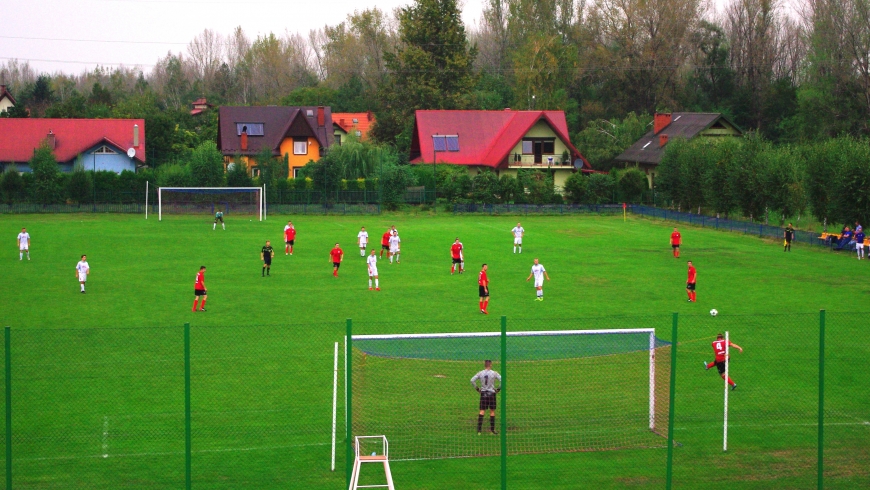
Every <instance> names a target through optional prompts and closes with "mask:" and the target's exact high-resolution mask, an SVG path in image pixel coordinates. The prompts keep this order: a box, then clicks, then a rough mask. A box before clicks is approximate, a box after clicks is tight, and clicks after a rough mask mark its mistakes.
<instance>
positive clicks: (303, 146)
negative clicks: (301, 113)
mask: <svg viewBox="0 0 870 490" xmlns="http://www.w3.org/2000/svg"><path fill="white" fill-rule="evenodd" d="M293 154H294V155H307V154H308V140H307V139H297V138H293Z"/></svg>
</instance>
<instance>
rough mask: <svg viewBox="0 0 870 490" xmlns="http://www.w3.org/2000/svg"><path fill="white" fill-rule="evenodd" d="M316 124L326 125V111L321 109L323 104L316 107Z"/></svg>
mask: <svg viewBox="0 0 870 490" xmlns="http://www.w3.org/2000/svg"><path fill="white" fill-rule="evenodd" d="M317 126H318V127H321V128H322V127H323V126H326V111H324V110H323V106H318V107H317Z"/></svg>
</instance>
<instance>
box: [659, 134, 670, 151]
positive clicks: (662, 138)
mask: <svg viewBox="0 0 870 490" xmlns="http://www.w3.org/2000/svg"><path fill="white" fill-rule="evenodd" d="M666 144H668V135H666V134H660V135H659V148H661V147H663V146H665V145H666Z"/></svg>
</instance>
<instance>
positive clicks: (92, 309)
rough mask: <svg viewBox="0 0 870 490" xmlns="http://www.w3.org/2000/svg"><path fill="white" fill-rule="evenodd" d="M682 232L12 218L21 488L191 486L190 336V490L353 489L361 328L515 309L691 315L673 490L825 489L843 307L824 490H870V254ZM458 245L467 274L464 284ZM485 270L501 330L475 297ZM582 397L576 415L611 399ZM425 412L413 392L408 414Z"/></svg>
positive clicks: (602, 460) (617, 466) (522, 469)
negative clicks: (335, 436)
mask: <svg viewBox="0 0 870 490" xmlns="http://www.w3.org/2000/svg"><path fill="white" fill-rule="evenodd" d="M288 218H289V219H292V220H293V222H294V224H295V225H296V227H297V230H298V235H297V242H296V243H297V245H296V249H295V251H294V255H293V256H292V257H290V256H285V255H284V252H283V240H282V229H283V226H284V224H286V222H287V220H288ZM517 221H521V222H522V224H523V227H524V228H525V229H526V230H527V233H526V237H525V239H524V242H525V247H524V249H523V253H522V254H521V255H520V254H513V253H512V251H511V248H512V237H511V234H510V229H511V228H512V227H513V226H514V225H515V224H516V222H517ZM392 224H395V225H396V226H397V228H398V230H399V232H400V234H401V237H402V252H403V253H402V263H401V264H392V265H390V264H388V263H387V262H386V261H381V262H380V264H379V269H380V281H381V291H380V292H374V291H371V292H370V291H369V290H368V284H367V277H366V266H365V262H364V260H363V259H362V258H361V257H360V255H359V249H358V248H357V247H356V234H357V232H358V231H359V228H360V226H365V227H366V228H367V230H368V231H369V233H370V235H371V244H372V245H378V248H379V238H380V235H381V234H383V232H384V231H385V229H386V228H387V226H389V225H392ZM22 226H26V227H27V229H28V231H29V233H30V234H31V236H32V239H33V243H32V247H31V257H32V260H31V261H29V262H28V261H27V260H26V259H25V260H24V261H19V260H18V252H17V250H16V248H17V247H15V246H14V242H13V240H12V237H13V236H15V235H16V234H17V233H18V231H20V229H21V227H22ZM673 226H674V224H673V223H670V222H657V221H650V220H645V219H636V218H633V217H631V216H629V218H628V220H627V221H625V222H624V221H623V219H622V217H621V216H619V217H598V216H585V215H583V216H564V217H560V216H553V217H548V216H542V217H515V216H503V217H490V216H453V215H447V214H443V215H442V214H438V215H437V216H429V215H425V216H424V215H411V214H395V215H391V214H384V215H380V216H358V217H318V216H292V217H288V216H270V217H269V219H268V221H266V222H257V221H255V220H254V221H249V218H248V217H244V218H242V217H236V216H227V229H226V231H224V230H221V229H218V230H216V231H213V230H212V219H211V217H208V216H202V217H193V216H183V217H179V216H170V217H167V218H166V219H164V221H162V222H158V221H157V220H156V219H148V220H147V221H146V220H145V219H143V217H142V216H122V215H64V216H58V215H3V216H0V236H6V237H7V239H8V241H7V246H8V248H7V249H6V250H7V253H5V254H2V257H5V258H3V259H2V261H3V270H4V272H5V274H4V277H3V281H2V284H3V286H2V289H0V291H2V294H0V297H2V308H0V325H3V326H5V325H9V326H11V327H12V332H11V337H12V342H11V350H12V361H13V362H12V379H13V402H12V408H13V450H14V451H13V456H14V464H13V475H14V482H15V488H51V489H67V488H117V489H133V488H137V489H140V488H141V489H146V488H147V489H164V488H165V489H170V488H172V489H176V488H181V487H183V484H184V447H185V438H184V393H183V386H184V377H183V345H184V344H183V329H182V325H183V324H184V323H185V322H189V323H190V324H191V345H192V348H191V359H192V363H191V364H192V367H191V369H192V371H191V379H192V383H191V384H192V396H191V406H192V417H191V425H192V441H193V446H192V449H193V456H192V474H193V485H194V488H209V489H239V488H245V489H274V488H293V489H295V488H300V489H315V490H317V489H338V488H343V487H344V478H345V476H344V471H343V470H344V448H343V446H342V445H341V442H342V441H341V439H343V436H344V433H343V430H342V429H341V422H342V417H341V416H340V417H339V447H338V462H337V465H338V468H337V471H336V472H335V473H331V472H330V471H329V456H330V447H329V440H330V437H329V435H330V429H331V401H332V374H333V373H332V349H333V343H334V342H336V341H341V339H342V337H343V334H344V325H345V319H346V318H352V319H353V320H354V325H355V326H356V333H366V334H380V333H421V332H444V331H458V330H462V331H478V330H481V329H484V330H495V329H497V328H498V321H499V317H500V316H501V315H506V316H507V317H508V326H509V328H510V329H513V330H518V329H545V328H549V327H550V326H552V327H554V328H617V327H618V328H633V327H655V328H656V329H657V333H658V336H659V337H660V338H663V339H665V340H669V339H670V327H671V313H672V312H678V313H679V314H680V331H679V335H680V338H679V340H680V344H679V347H678V352H679V355H678V367H677V386H676V388H677V398H676V423H675V440H676V441H677V442H678V443H679V444H680V446H679V447H677V448H676V449H675V463H674V483H675V487H676V488H687V489H691V488H706V487H713V486H716V485H720V486H721V485H728V487H729V488H739V489H743V488H746V489H756V488H757V489H766V488H774V487H776V488H790V489H791V488H796V489H802V488H815V485H816V476H815V469H816V466H815V462H816V447H815V440H816V434H817V432H816V430H817V429H816V426H815V425H814V424H815V421H816V419H817V409H818V406H817V400H816V398H815V393H816V390H817V380H818V343H817V342H818V324H819V321H818V310H819V309H826V310H827V311H828V312H829V313H828V315H827V353H828V356H827V364H826V392H827V395H828V396H827V398H826V420H827V422H828V425H827V426H826V428H825V431H826V432H825V433H826V445H825V456H826V476H827V477H828V480H827V483H826V488H843V489H851V488H870V390H868V389H867V388H868V386H867V382H866V374H865V373H864V370H865V368H864V366H865V364H866V359H868V357H870V346H868V344H867V342H866V341H865V339H866V330H867V325H868V322H867V317H866V315H865V314H862V313H860V312H863V311H866V310H868V308H867V307H866V302H867V298H868V296H867V294H868V292H870V286H868V277H870V261H861V262H859V261H857V260H856V259H855V257H854V255H853V254H845V253H841V254H835V253H831V252H829V251H827V250H824V249H818V248H812V247H809V246H806V245H802V244H796V245H795V246H794V247H793V251H792V252H791V253H783V251H782V247H781V246H780V245H781V243H777V242H775V241H770V240H760V239H758V238H756V237H751V236H745V235H740V234H732V233H727V232H717V231H713V230H709V229H700V228H694V227H688V226H682V225H677V226H679V227H680V230H681V232H682V234H683V241H684V247H683V252H682V257H681V258H680V259H674V258H673V257H672V256H671V253H670V247H669V245H668V239H669V235H670V231H671V229H672V228H673ZM457 236H458V237H459V238H460V239H461V240H462V242H463V243H464V245H465V250H466V251H465V256H466V268H467V273H466V274H463V275H453V276H451V275H450V273H449V269H450V259H449V247H450V244H451V243H452V242H453V239H454V238H456V237H457ZM267 239H268V240H271V241H272V245H273V246H274V247H275V250H276V257H275V260H274V263H273V266H272V275H271V276H270V277H265V278H264V277H261V276H260V270H261V262H260V260H259V251H260V248H261V247H262V246H263V244H264V243H265V241H266V240H267ZM336 242H339V243H340V244H341V246H342V248H343V249H344V251H345V261H344V264H343V265H342V267H341V270H340V277H339V278H337V279H336V278H334V277H332V273H331V272H332V267H331V264H330V260H329V255H328V252H329V249H330V248H331V247H332V245H333V244H334V243H336ZM81 254H87V255H88V261H89V263H90V265H91V275H90V278H89V280H88V284H87V294H80V293H79V289H78V283H77V281H76V279H75V276H74V266H75V264H76V262H77V261H78V260H79V256H80V255H81ZM535 257H537V258H539V259H540V260H541V263H543V264H544V265H545V266H546V268H547V271H548V272H549V274H550V277H551V278H552V281H549V282H546V283H545V286H544V292H545V300H544V301H543V302H536V301H534V298H535V293H534V288H533V287H532V286H531V283H530V282H526V281H525V279H526V277H527V276H528V275H529V269H530V267H531V265H532V259H533V258H535ZM689 259H690V260H693V262H694V263H695V265H696V267H697V268H698V302H697V303H696V304H691V303H687V302H686V294H685V289H684V288H685V286H684V285H685V278H686V263H685V261H686V260H689ZM483 262H486V263H488V264H489V276H490V279H491V292H492V301H491V303H490V307H489V309H490V313H491V314H490V315H489V316H488V317H484V316H483V315H481V314H480V312H479V311H478V304H477V284H476V282H477V281H476V280H477V272H478V271H479V268H480V265H481V264H482V263H483ZM200 265H205V266H207V268H208V270H207V273H206V284H207V286H208V289H209V298H208V304H207V310H208V311H207V312H204V313H199V312H198V313H192V312H191V311H190V309H191V306H192V303H193V294H192V286H193V282H194V277H195V274H196V272H197V270H198V269H199V266H200ZM711 308H716V309H718V310H719V312H720V313H719V316H718V317H716V318H712V317H710V316H709V314H708V313H707V312H708V311H709V310H710V309H711ZM835 312H836V313H835ZM722 330H729V331H730V333H731V335H732V340H733V341H734V342H735V343H737V344H739V345H741V346H742V347H743V348H744V349H745V352H744V353H743V354H739V353H735V354H734V355H733V360H734V362H733V363H732V365H731V366H732V376H733V377H734V379H735V381H736V382H737V383H738V386H739V388H738V389H737V390H736V391H735V392H733V393H732V394H731V399H730V400H731V409H730V413H729V421H730V426H731V428H730V431H729V450H728V452H727V453H723V452H722V415H723V414H722V383H721V379H720V378H719V377H718V376H717V375H716V374H715V372H707V371H705V370H704V369H703V367H702V365H701V362H702V361H705V360H708V361H709V360H710V358H711V356H710V353H711V348H710V345H709V344H710V342H711V341H712V340H713V337H714V336H715V334H716V333H717V332H718V331H722ZM468 369H469V370H470V372H467V373H465V372H464V370H463V369H460V370H457V372H456V373H455V375H454V374H453V373H452V372H451V373H446V374H449V375H450V376H455V377H461V378H462V386H463V388H462V389H467V390H468V391H469V406H468V415H467V419H462V415H461V414H455V415H453V414H452V415H451V416H455V417H456V418H457V420H461V419H462V420H461V422H462V423H467V424H471V423H473V422H475V421H476V408H477V407H476V398H475V396H472V395H474V393H473V392H472V391H471V389H470V386H466V385H467V379H465V378H470V377H471V376H472V375H473V374H474V370H476V369H478V367H477V366H472V365H469V367H468ZM459 371H462V372H459ZM429 382H432V381H431V379H426V380H422V381H420V386H421V388H420V389H423V387H425V384H426V383H429ZM410 383H412V384H411V388H412V390H413V388H414V387H415V386H416V385H414V384H413V380H411V381H410ZM589 391H590V393H585V394H584V395H583V400H589V399H590V398H594V397H591V396H590V395H594V393H593V391H594V390H592V389H590V390H589ZM511 396H514V397H519V400H520V401H522V402H524V403H526V404H527V405H520V406H533V405H534V400H530V399H523V398H522V394H520V393H514V394H513V395H511ZM536 396H540V395H536ZM425 399H426V398H425V396H421V400H422V401H425ZM509 400H510V399H509ZM424 405H425V403H420V404H418V403H415V402H414V400H413V399H410V400H408V402H407V404H406V405H405V407H404V409H405V410H407V411H408V412H409V413H413V412H416V411H425V410H426V409H427V407H426V406H424ZM542 405H543V406H554V405H551V404H548V402H547V401H542ZM0 406H2V404H0ZM556 407H557V408H556V409H555V411H556V412H560V411H562V412H570V407H564V406H561V405H558V406H556ZM340 409H341V408H340ZM2 410H3V411H4V414H3V415H4V416H5V408H3V409H2ZM560 420H566V426H567V425H570V424H569V423H568V422H571V421H572V420H573V419H572V414H571V413H564V414H560V413H553V416H552V418H551V419H550V420H549V421H547V422H546V423H553V422H555V425H556V427H555V428H554V430H557V431H558V422H559V421H560ZM487 422H488V421H487ZM541 423H542V424H543V423H545V422H541ZM469 427H470V425H469ZM448 443H449V441H448ZM0 447H2V445H0ZM2 450H3V451H5V449H2ZM665 455H666V452H665V449H663V448H653V449H624V450H614V451H585V452H584V451H579V452H569V453H552V454H523V455H517V456H511V457H509V458H508V477H509V482H510V483H509V488H514V489H565V490H567V489H574V488H593V487H595V488H613V489H621V488H662V487H663V483H664V477H665ZM4 457H5V453H4ZM392 470H393V475H394V479H395V482H396V485H397V488H401V489H403V490H404V489H433V490H434V489H455V488H463V489H492V488H497V487H498V482H499V460H498V458H496V457H480V458H461V459H438V460H424V461H402V462H396V463H394V464H393V465H392ZM0 472H5V470H4V469H2V468H0ZM372 473H377V471H376V469H374V470H372ZM3 476H4V477H5V473H4V475H3Z"/></svg>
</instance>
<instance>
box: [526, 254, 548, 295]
mask: <svg viewBox="0 0 870 490" xmlns="http://www.w3.org/2000/svg"><path fill="white" fill-rule="evenodd" d="M532 276H535V289H536V290H537V291H538V296H537V297H536V298H535V301H544V277H545V276H546V278H547V280H548V281H549V280H550V275H549V274H547V269H544V266H543V265H541V264H540V263H538V259H535V265H533V266H532V272H531V273H530V274H529V277H527V278H526V282H529V279H531V278H532Z"/></svg>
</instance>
